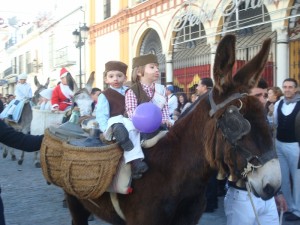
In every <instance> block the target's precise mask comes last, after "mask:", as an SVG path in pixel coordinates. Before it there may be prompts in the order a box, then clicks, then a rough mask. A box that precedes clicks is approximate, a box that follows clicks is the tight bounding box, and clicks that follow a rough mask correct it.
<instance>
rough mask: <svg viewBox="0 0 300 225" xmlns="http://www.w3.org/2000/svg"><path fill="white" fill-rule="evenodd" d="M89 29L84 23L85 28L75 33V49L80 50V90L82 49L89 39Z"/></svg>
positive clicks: (80, 84) (80, 83) (80, 82)
mask: <svg viewBox="0 0 300 225" xmlns="http://www.w3.org/2000/svg"><path fill="white" fill-rule="evenodd" d="M89 29H90V28H89V27H88V26H87V25H86V24H85V23H84V24H83V26H81V27H79V28H78V29H76V30H75V31H73V33H72V34H73V36H74V44H75V47H76V48H78V49H79V88H80V89H81V86H82V81H81V75H82V74H81V47H82V46H84V45H85V41H86V39H87V37H88V31H89Z"/></svg>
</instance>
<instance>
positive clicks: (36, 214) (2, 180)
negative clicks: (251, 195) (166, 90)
mask: <svg viewBox="0 0 300 225" xmlns="http://www.w3.org/2000/svg"><path fill="white" fill-rule="evenodd" d="M2 152H3V151H2V150H1V151H0V153H1V155H0V171H1V173H0V184H1V187H2V198H3V202H4V209H5V218H6V224H7V225H71V217H70V214H69V211H68V209H66V208H63V207H62V200H63V191H62V189H60V188H59V187H57V186H54V185H48V184H47V183H46V181H45V179H44V177H43V174H42V170H41V169H39V168H35V167H34V165H33V153H25V160H24V162H23V165H21V166H20V165H18V164H17V161H12V160H11V158H10V155H9V156H8V157H7V158H3V157H2ZM15 152H16V155H17V156H19V155H20V151H15ZM209 224H213V225H225V224H226V219H225V216H224V212H223V198H219V209H218V210H217V211H216V212H214V213H206V214H204V215H203V216H202V218H201V220H200V221H199V223H198V225H209ZM283 224H285V225H292V224H293V225H300V223H298V222H297V223H283ZM89 225H108V224H107V223H105V222H103V221H101V220H99V219H97V218H96V219H95V220H94V221H90V222H89ZM158 225H163V224H158Z"/></svg>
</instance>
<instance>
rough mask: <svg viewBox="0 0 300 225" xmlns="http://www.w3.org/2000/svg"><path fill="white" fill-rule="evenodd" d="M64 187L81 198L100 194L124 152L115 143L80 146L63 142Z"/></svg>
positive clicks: (110, 180) (108, 182)
mask: <svg viewBox="0 0 300 225" xmlns="http://www.w3.org/2000/svg"><path fill="white" fill-rule="evenodd" d="M63 149H64V154H63V159H62V164H61V168H62V169H61V171H62V174H61V175H62V179H63V189H64V190H65V191H66V192H68V193H69V194H72V195H74V196H76V197H78V198H80V199H95V198H97V197H99V196H101V195H102V194H103V193H104V192H105V191H106V190H107V188H108V187H109V185H110V183H111V182H112V178H113V175H114V174H115V173H116V170H117V165H118V163H119V160H120V158H121V157H122V155H123V153H122V151H121V149H120V148H119V146H118V144H111V145H107V146H101V147H79V146H74V145H70V144H68V143H67V142H64V143H63Z"/></svg>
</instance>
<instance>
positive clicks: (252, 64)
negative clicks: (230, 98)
mask: <svg viewBox="0 0 300 225" xmlns="http://www.w3.org/2000/svg"><path fill="white" fill-rule="evenodd" d="M270 47H271V38H268V39H266V40H265V41H264V43H263V45H262V48H261V49H260V51H259V52H258V53H257V54H256V56H255V57H254V58H252V59H251V60H250V61H249V62H248V63H247V64H246V65H244V66H243V67H242V68H241V69H239V70H238V71H237V73H236V75H235V76H234V81H235V82H236V83H237V85H246V86H248V87H249V88H253V87H255V86H256V85H257V83H258V81H259V80H260V78H261V75H262V72H263V70H264V68H265V65H266V63H267V61H268V56H269V51H270Z"/></svg>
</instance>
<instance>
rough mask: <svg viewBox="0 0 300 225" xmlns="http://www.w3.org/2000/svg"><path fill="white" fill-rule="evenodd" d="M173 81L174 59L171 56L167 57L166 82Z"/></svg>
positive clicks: (170, 82)
mask: <svg viewBox="0 0 300 225" xmlns="http://www.w3.org/2000/svg"><path fill="white" fill-rule="evenodd" d="M172 83H173V61H172V59H171V58H169V57H168V58H167V59H166V84H172Z"/></svg>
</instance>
